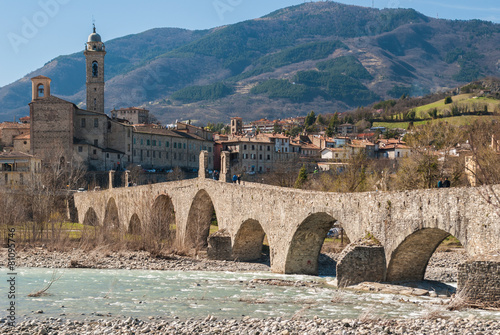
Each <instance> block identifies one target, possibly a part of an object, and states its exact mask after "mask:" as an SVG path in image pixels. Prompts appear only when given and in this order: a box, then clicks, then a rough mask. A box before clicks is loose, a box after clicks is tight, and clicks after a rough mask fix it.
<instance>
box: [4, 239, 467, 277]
mask: <svg viewBox="0 0 500 335" xmlns="http://www.w3.org/2000/svg"><path fill="white" fill-rule="evenodd" d="M338 256H339V254H333V253H332V254H321V255H320V258H319V273H320V275H325V276H335V264H336V260H337V258H338ZM466 257H467V256H466V254H465V251H463V250H462V249H458V250H454V251H449V252H435V253H434V255H433V256H432V258H431V259H430V261H429V265H428V267H427V272H426V276H425V279H427V280H435V281H441V282H447V283H451V282H456V281H457V265H458V264H460V263H461V262H464V261H465V260H466ZM6 260H7V250H6V249H1V250H0V266H1V267H5V266H6V263H5V262H6ZM17 267H42V268H92V269H143V270H175V271H231V272H241V271H259V272H262V271H269V270H270V268H269V259H268V258H267V259H262V260H261V262H256V263H248V262H230V261H214V260H208V259H206V257H205V256H198V257H184V256H178V255H169V256H167V257H151V256H150V255H149V253H147V252H144V251H138V252H131V251H120V252H114V253H113V252H109V251H99V250H96V251H91V252H82V251H81V250H73V251H71V252H57V251H54V252H49V251H48V250H46V249H42V248H38V249H27V250H24V251H18V254H17Z"/></svg>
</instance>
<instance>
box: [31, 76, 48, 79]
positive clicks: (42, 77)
mask: <svg viewBox="0 0 500 335" xmlns="http://www.w3.org/2000/svg"><path fill="white" fill-rule="evenodd" d="M31 79H50V78H49V77H45V76H36V77H33V78H31Z"/></svg>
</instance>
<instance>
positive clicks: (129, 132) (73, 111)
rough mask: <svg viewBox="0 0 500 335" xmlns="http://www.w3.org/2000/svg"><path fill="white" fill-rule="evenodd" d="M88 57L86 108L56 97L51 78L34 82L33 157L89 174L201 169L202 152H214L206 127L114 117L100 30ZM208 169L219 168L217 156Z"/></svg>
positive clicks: (92, 37)
mask: <svg viewBox="0 0 500 335" xmlns="http://www.w3.org/2000/svg"><path fill="white" fill-rule="evenodd" d="M84 54H85V60H86V89H87V99H86V101H87V105H86V109H80V108H78V107H77V106H76V105H75V104H73V103H71V102H68V101H65V100H63V99H60V98H57V97H56V96H54V95H52V92H51V87H50V84H51V79H50V78H47V77H44V76H38V77H34V78H32V79H31V81H32V101H31V103H30V104H29V106H30V117H31V128H30V138H31V141H30V153H31V154H32V155H35V156H37V157H39V158H41V159H42V160H43V161H44V162H54V161H57V162H58V163H60V162H66V163H75V162H77V163H82V164H84V165H86V167H87V168H88V169H89V170H98V171H107V170H115V169H123V168H126V167H127V166H129V165H132V164H135V165H141V166H142V167H143V168H147V169H152V168H155V169H170V168H173V167H181V168H184V169H195V168H197V167H198V159H199V154H200V151H201V150H207V151H209V152H210V153H213V145H214V142H213V138H212V134H211V133H208V132H206V131H200V128H197V127H192V126H189V127H186V126H184V125H182V126H181V127H178V128H179V129H177V130H169V129H166V128H164V127H161V126H158V125H144V124H141V125H134V124H131V123H130V122H127V120H123V119H118V118H111V117H109V116H108V115H107V114H106V113H105V100H104V87H105V81H104V74H105V72H104V69H105V67H104V58H105V55H106V48H105V45H104V43H103V42H102V40H101V36H100V35H99V34H98V33H97V32H96V29H95V26H94V30H93V33H92V34H90V36H89V37H88V41H87V44H86V47H85V51H84ZM208 168H209V169H211V168H213V158H212V157H210V158H209V166H208Z"/></svg>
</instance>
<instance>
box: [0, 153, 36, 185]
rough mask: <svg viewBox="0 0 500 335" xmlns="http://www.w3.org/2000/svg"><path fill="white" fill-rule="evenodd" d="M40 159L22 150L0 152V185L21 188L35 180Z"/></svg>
mask: <svg viewBox="0 0 500 335" xmlns="http://www.w3.org/2000/svg"><path fill="white" fill-rule="evenodd" d="M40 171H41V160H40V159H39V158H36V157H34V156H32V155H29V154H27V153H24V152H17V151H11V152H0V186H4V187H8V188H11V189H17V188H23V187H25V186H26V185H28V184H31V183H32V182H33V181H35V180H37V177H36V176H37V175H39V173H40Z"/></svg>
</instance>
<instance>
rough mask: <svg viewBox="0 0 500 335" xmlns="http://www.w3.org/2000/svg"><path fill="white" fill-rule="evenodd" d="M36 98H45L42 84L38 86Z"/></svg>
mask: <svg viewBox="0 0 500 335" xmlns="http://www.w3.org/2000/svg"><path fill="white" fill-rule="evenodd" d="M37 90H38V97H39V98H43V97H44V96H45V88H44V86H43V84H40V85H38V89H37Z"/></svg>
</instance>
